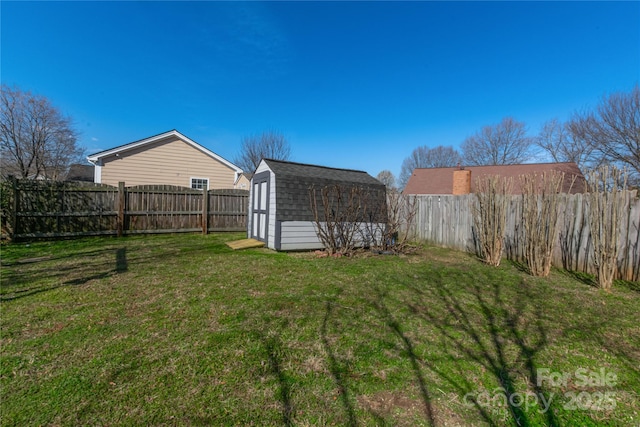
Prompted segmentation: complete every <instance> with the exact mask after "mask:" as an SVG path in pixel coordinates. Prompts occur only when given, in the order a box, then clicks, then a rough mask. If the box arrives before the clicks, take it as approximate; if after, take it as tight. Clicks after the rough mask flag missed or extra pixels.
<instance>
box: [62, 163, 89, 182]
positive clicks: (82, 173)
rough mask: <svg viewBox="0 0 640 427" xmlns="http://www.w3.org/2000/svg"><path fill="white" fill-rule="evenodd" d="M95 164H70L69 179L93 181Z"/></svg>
mask: <svg viewBox="0 0 640 427" xmlns="http://www.w3.org/2000/svg"><path fill="white" fill-rule="evenodd" d="M93 168H94V166H93V165H81V164H77V163H74V164H72V165H71V166H69V172H67V181H86V182H93Z"/></svg>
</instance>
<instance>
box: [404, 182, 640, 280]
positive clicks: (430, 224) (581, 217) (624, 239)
mask: <svg viewBox="0 0 640 427" xmlns="http://www.w3.org/2000/svg"><path fill="white" fill-rule="evenodd" d="M412 197H415V198H416V210H417V212H416V216H415V222H414V225H413V227H414V230H412V231H413V235H415V236H416V238H417V239H419V240H425V241H429V242H432V243H435V244H438V245H442V246H445V247H450V248H453V249H459V250H463V251H467V252H476V251H477V244H476V239H475V237H474V232H475V231H474V229H475V227H474V225H473V206H474V204H475V203H476V198H475V196H474V195H473V194H470V195H464V196H450V195H438V196H412ZM584 197H585V196H584V195H583V194H571V195H569V194H566V195H563V197H562V203H563V209H560V212H559V215H560V217H559V221H558V228H559V233H558V240H557V242H556V246H555V247H554V252H553V260H552V263H553V265H554V266H557V267H560V268H564V269H566V270H572V271H580V272H586V273H594V272H595V267H594V265H593V260H592V248H591V238H590V231H589V224H588V218H589V208H588V204H585V203H584V200H583V198H584ZM624 197H625V198H626V199H625V203H626V210H625V212H626V214H625V218H624V221H623V225H622V226H621V229H620V246H619V251H620V255H619V258H618V278H620V279H623V280H630V281H639V280H640V199H638V197H637V194H636V192H635V191H629V192H627V193H626V194H625V196H624ZM521 218H522V196H511V200H510V202H509V206H508V210H507V223H506V236H505V256H506V257H507V258H509V259H512V260H517V261H522V260H523V256H524V240H523V239H524V238H523V233H522V224H521Z"/></svg>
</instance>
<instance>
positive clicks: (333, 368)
mask: <svg viewBox="0 0 640 427" xmlns="http://www.w3.org/2000/svg"><path fill="white" fill-rule="evenodd" d="M333 305H334V301H333V300H329V301H327V303H326V305H325V315H324V318H323V320H322V326H321V327H320V340H321V341H322V346H323V348H324V351H325V352H326V354H327V358H328V364H329V372H331V376H332V378H333V381H334V382H335V385H336V387H337V388H338V393H339V396H340V401H341V402H342V406H343V407H344V410H345V412H346V414H347V419H348V421H347V423H346V425H348V426H350V427H354V426H357V425H358V423H357V419H356V415H355V410H354V408H353V404H352V403H351V399H350V396H349V389H348V388H347V383H346V381H345V373H346V368H345V367H344V366H343V365H342V364H341V363H340V361H339V360H338V357H337V356H336V353H335V351H334V350H333V347H332V345H331V343H330V342H329V338H328V333H327V326H328V324H329V321H330V319H331V317H332V315H333Z"/></svg>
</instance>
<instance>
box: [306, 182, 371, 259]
mask: <svg viewBox="0 0 640 427" xmlns="http://www.w3.org/2000/svg"><path fill="white" fill-rule="evenodd" d="M364 191H365V190H364V189H363V188H361V187H357V186H352V187H346V186H343V185H339V184H334V185H327V186H324V187H321V188H316V187H311V188H309V195H310V200H311V211H312V212H313V216H314V222H315V225H316V233H317V234H318V238H319V239H320V241H321V242H322V244H323V245H324V247H325V249H326V250H327V251H328V252H329V254H330V255H333V254H342V255H345V254H349V253H351V252H353V250H354V248H355V246H356V237H357V236H358V235H359V232H360V229H361V224H362V222H363V219H364V213H365V212H366V211H367V207H366V204H365V203H366V197H363V193H364Z"/></svg>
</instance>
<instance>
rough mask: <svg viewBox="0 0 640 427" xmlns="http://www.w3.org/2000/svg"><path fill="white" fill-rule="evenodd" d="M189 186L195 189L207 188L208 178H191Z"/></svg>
mask: <svg viewBox="0 0 640 427" xmlns="http://www.w3.org/2000/svg"><path fill="white" fill-rule="evenodd" d="M191 188H193V189H196V190H203V189H204V190H208V189H209V178H191Z"/></svg>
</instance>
